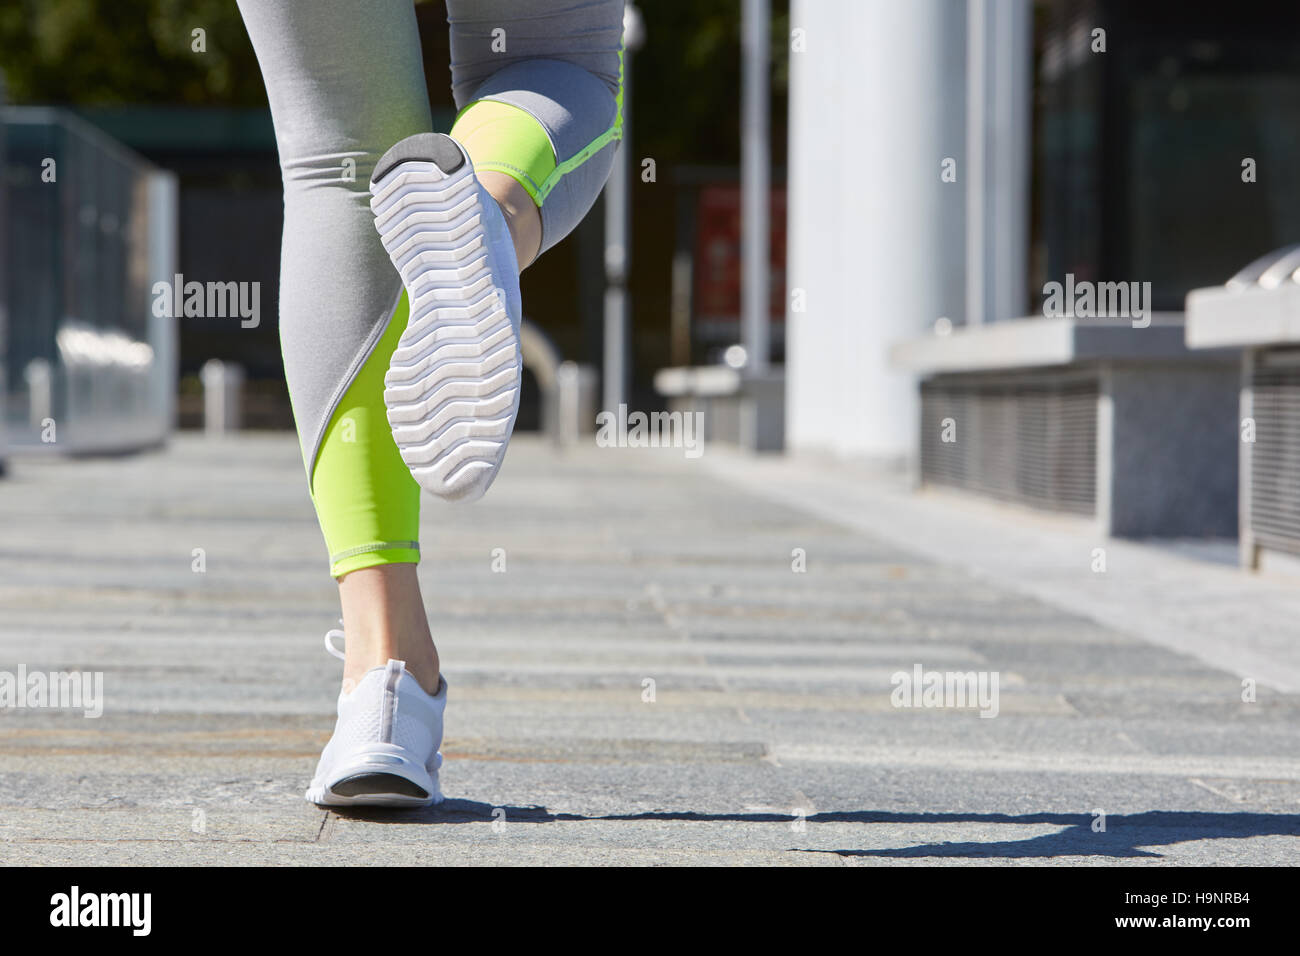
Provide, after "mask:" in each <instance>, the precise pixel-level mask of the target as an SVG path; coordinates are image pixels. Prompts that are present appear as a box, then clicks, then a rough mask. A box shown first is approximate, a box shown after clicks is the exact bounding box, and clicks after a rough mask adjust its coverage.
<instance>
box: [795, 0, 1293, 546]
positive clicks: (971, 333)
mask: <svg viewBox="0 0 1300 956" xmlns="http://www.w3.org/2000/svg"><path fill="white" fill-rule="evenodd" d="M791 27H792V30H795V29H802V30H804V31H805V41H806V49H807V52H806V53H804V54H800V53H795V52H792V54H791V74H790V117H789V124H790V177H789V180H790V185H789V198H790V213H789V222H790V226H789V269H788V272H789V275H788V283H789V285H790V287H791V302H790V304H789V308H788V315H787V325H788V333H787V341H788V358H787V383H786V437H787V446H788V447H789V448H790V449H791V450H792V451H796V452H829V453H833V454H837V455H841V456H849V457H855V458H860V459H870V460H875V461H878V462H893V463H899V462H908V463H910V464H912V465H913V466H914V467H915V468H916V473H917V476H918V478H919V480H920V481H922V482H924V483H934V484H943V485H948V486H952V487H956V488H961V489H965V490H969V491H975V492H979V493H981V494H987V495H993V496H995V497H999V498H1003V499H1005V500H1010V501H1016V502H1020V503H1024V504H1030V505H1035V506H1038V507H1045V508H1050V509H1053V510H1063V511H1071V512H1076V513H1081V514H1087V515H1092V516H1094V517H1096V518H1097V520H1098V522H1099V525H1100V527H1101V528H1102V530H1103V531H1105V532H1106V533H1112V534H1129V535H1147V534H1156V535H1164V534H1173V535H1178V534H1212V535H1222V534H1228V535H1231V534H1234V533H1235V531H1236V505H1237V500H1236V499H1237V468H1236V459H1237V444H1238V443H1237V438H1236V432H1237V400H1236V392H1237V386H1238V365H1239V356H1238V354H1237V353H1236V352H1235V351H1234V350H1231V349H1223V348H1219V349H1207V350H1193V349H1189V348H1188V347H1187V345H1186V343H1185V340H1184V326H1183V311H1182V310H1183V300H1184V298H1185V296H1186V295H1187V293H1188V292H1189V291H1190V290H1192V289H1193V288H1196V287H1198V286H1205V285H1212V284H1217V283H1222V282H1224V281H1225V280H1227V279H1228V278H1229V277H1230V276H1232V275H1233V274H1234V273H1235V272H1236V271H1237V270H1238V269H1239V268H1240V267H1241V266H1242V265H1243V264H1244V263H1246V262H1249V261H1250V260H1251V259H1253V258H1255V257H1256V256H1258V255H1261V254H1262V253H1265V252H1267V251H1268V250H1270V249H1275V248H1277V247H1279V246H1283V245H1285V244H1286V243H1288V242H1294V241H1296V240H1297V238H1300V202H1298V200H1300V194H1298V192H1297V190H1298V189H1300V123H1297V119H1300V117H1297V116H1296V110H1297V105H1298V102H1300V99H1298V95H1297V91H1298V90H1300V44H1297V43H1296V42H1295V37H1296V36H1297V35H1300V10H1297V9H1293V8H1285V9H1283V8H1279V7H1278V6H1277V5H1275V4H1272V3H1263V2H1254V0H1245V2H1243V3H1237V4H1232V5H1218V4H1216V5H1199V4H1197V5H1187V4H1182V3H1173V2H1163V0H1152V2H1144V3H1141V4H1135V3H1128V2H1123V0H1113V2H1112V0H1086V2H1076V0H1068V2H1067V0H1042V2H1038V3H1032V2H1030V0H968V2H966V3H964V4H953V3H948V2H943V0H915V2H909V3H895V2H891V0H866V2H860V3H858V2H837V0H826V2H799V0H795V2H794V3H793V5H792V9H791ZM1054 283H1055V284H1059V285H1058V286H1053V284H1054ZM1053 288H1058V289H1069V290H1070V293H1071V294H1073V292H1074V291H1075V290H1083V291H1084V292H1086V293H1087V295H1086V296H1084V295H1082V292H1081V297H1080V298H1078V299H1077V300H1076V299H1075V298H1071V299H1070V300H1069V301H1068V302H1065V303H1064V306H1063V307H1062V306H1061V304H1060V303H1058V302H1057V299H1056V298H1054V297H1053V294H1052V293H1051V290H1052V289H1053ZM796 290H803V295H802V297H801V298H802V302H799V301H798V297H796V294H795V292H796ZM1094 292H1095V293H1096V295H1098V296H1101V297H1102V299H1101V300H1100V301H1102V302H1108V303H1109V304H1110V305H1112V306H1113V305H1121V303H1120V294H1121V293H1122V294H1123V296H1124V297H1125V298H1124V300H1123V302H1122V307H1120V308H1100V309H1092V308H1090V307H1089V306H1088V305H1087V302H1088V301H1089V299H1088V296H1093V294H1094ZM1130 292H1132V294H1133V296H1132V301H1131V302H1130V301H1129V298H1128V296H1129V293H1130ZM1130 306H1131V308H1130Z"/></svg>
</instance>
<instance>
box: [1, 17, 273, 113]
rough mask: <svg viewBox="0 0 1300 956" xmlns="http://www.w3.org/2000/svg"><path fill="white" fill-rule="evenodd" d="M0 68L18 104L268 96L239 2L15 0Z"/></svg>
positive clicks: (4, 23) (222, 101)
mask: <svg viewBox="0 0 1300 956" xmlns="http://www.w3.org/2000/svg"><path fill="white" fill-rule="evenodd" d="M195 29H202V30H204V31H205V33H206V37H205V41H206V52H203V53H196V52H194V51H193V49H192V44H193V37H192V31H193V30H195ZM0 70H2V71H3V72H4V75H5V80H6V83H7V86H8V90H9V99H10V101H11V102H16V103H52V104H77V105H97V106H98V105H109V104H122V103H141V104H143V103H148V104H172V105H177V104H193V105H212V106H259V105H263V104H265V103H266V93H265V92H264V91H263V89H262V76H261V73H260V72H259V71H258V68H257V60H256V58H255V57H254V55H253V48H252V46H251V44H250V43H249V42H248V34H247V33H246V32H245V30H244V25H243V23H242V21H241V20H240V18H239V10H238V8H237V7H236V6H235V4H234V2H233V0H5V2H4V3H3V4H0Z"/></svg>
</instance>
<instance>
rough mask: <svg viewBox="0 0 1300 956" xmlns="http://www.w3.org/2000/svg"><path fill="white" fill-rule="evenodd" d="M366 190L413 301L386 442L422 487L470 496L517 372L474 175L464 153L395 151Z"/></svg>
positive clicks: (390, 381)
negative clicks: (454, 159)
mask: <svg viewBox="0 0 1300 956" xmlns="http://www.w3.org/2000/svg"><path fill="white" fill-rule="evenodd" d="M404 143H405V141H404ZM449 143H450V141H448V144H449ZM399 145H401V144H399ZM453 148H454V147H453ZM406 152H408V153H409V152H410V150H409V148H408V149H407V150H406ZM435 155H436V153H435ZM443 165H444V166H450V164H449V163H447V162H446V160H445V159H444V161H443ZM370 192H371V200H370V208H371V211H372V212H373V213H374V215H375V227H376V229H378V231H379V236H380V239H381V241H382V242H383V244H384V248H385V249H386V250H387V251H388V255H389V258H390V259H392V261H393V265H394V266H395V267H396V268H397V271H398V272H399V273H400V274H401V277H402V283H403V285H404V286H405V287H406V293H407V298H408V300H409V302H410V318H409V320H408V322H407V326H406V331H405V332H403V333H402V336H401V338H400V340H399V341H398V345H397V349H396V351H394V353H393V357H392V361H391V362H390V364H389V369H388V373H387V375H385V377H384V404H385V405H386V406H387V407H388V422H389V425H390V426H391V427H392V431H393V440H394V441H395V442H396V443H397V448H398V450H399V451H400V452H401V455H402V460H403V461H405V462H406V464H407V466H408V467H409V468H410V469H411V474H412V475H413V476H414V477H415V480H416V481H417V482H418V483H419V485H420V486H421V487H422V488H424V489H425V490H426V491H428V492H430V493H432V494H435V495H437V496H438V497H440V498H446V499H449V500H461V501H470V500H473V499H475V498H477V497H479V496H480V495H482V494H483V493H484V492H485V491H487V489H488V486H489V485H491V484H492V481H493V479H494V478H495V477H496V474H497V471H498V470H499V469H500V467H501V462H502V460H503V459H504V457H505V452H506V444H507V443H508V442H509V440H510V433H511V431H512V430H513V429H514V423H515V416H516V414H517V413H518V411H519V393H520V381H521V377H522V371H523V361H522V355H521V352H520V348H519V336H518V334H517V333H516V332H515V329H514V326H513V324H512V323H511V321H510V316H509V314H508V312H507V311H506V298H505V292H504V290H503V289H501V288H499V287H498V285H497V280H496V278H495V277H494V276H493V274H492V268H491V265H490V262H491V260H490V258H489V256H488V243H487V230H486V223H485V220H484V210H483V208H482V205H481V202H480V198H479V191H478V181H477V180H476V179H475V177H474V172H473V168H472V167H471V165H470V164H469V163H468V162H461V163H460V164H459V165H458V166H456V167H454V168H452V169H451V172H444V171H443V169H442V168H440V167H439V165H438V163H436V162H434V161H432V160H419V159H403V160H402V161H400V162H397V163H395V164H392V165H390V166H388V167H387V168H386V169H385V170H384V172H383V173H382V175H381V176H380V178H379V179H377V180H376V181H374V182H372V183H371V185H370Z"/></svg>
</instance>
